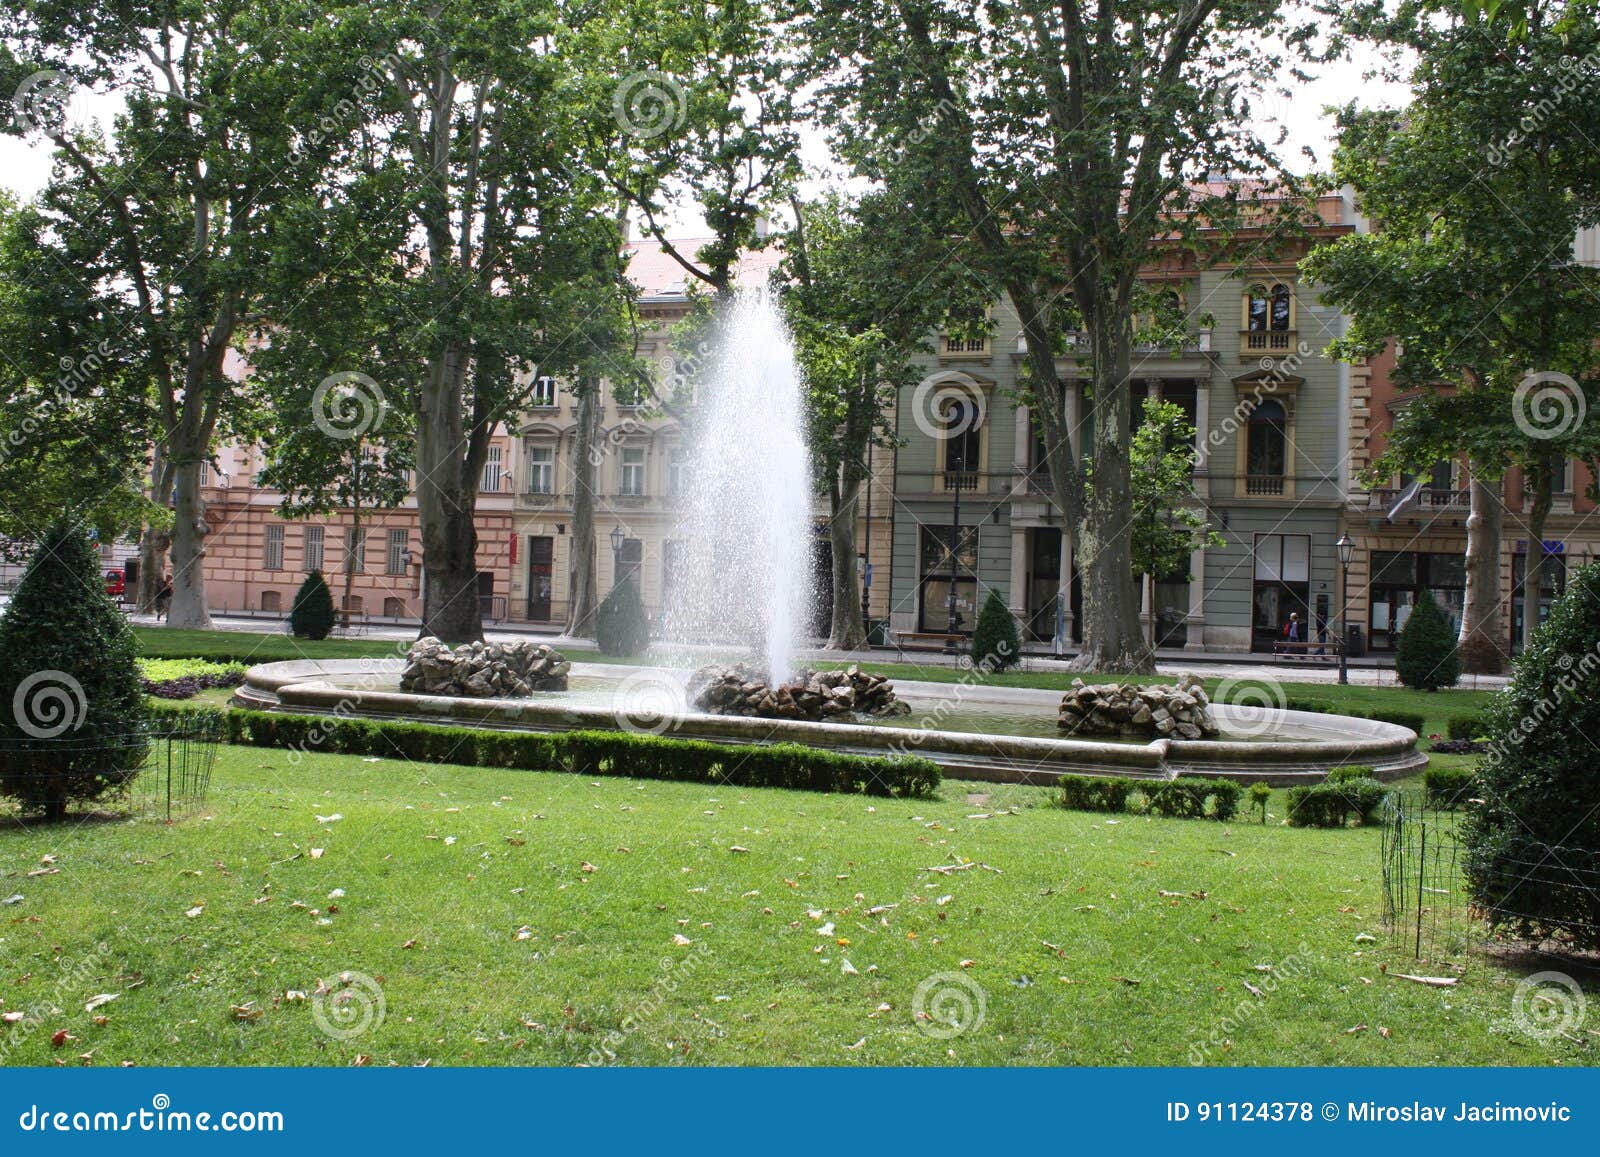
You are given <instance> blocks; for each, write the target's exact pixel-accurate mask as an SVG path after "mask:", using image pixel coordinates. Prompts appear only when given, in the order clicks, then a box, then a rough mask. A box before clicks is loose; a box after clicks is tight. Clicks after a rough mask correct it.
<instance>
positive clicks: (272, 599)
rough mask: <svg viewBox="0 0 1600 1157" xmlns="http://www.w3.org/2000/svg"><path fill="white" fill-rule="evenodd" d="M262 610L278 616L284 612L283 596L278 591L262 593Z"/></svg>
mask: <svg viewBox="0 0 1600 1157" xmlns="http://www.w3.org/2000/svg"><path fill="white" fill-rule="evenodd" d="M261 609H262V610H264V611H269V612H272V613H273V614H277V613H279V612H281V611H282V610H283V596H282V595H280V594H279V593H278V592H277V591H262V592H261Z"/></svg>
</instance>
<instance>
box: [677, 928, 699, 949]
mask: <svg viewBox="0 0 1600 1157" xmlns="http://www.w3.org/2000/svg"><path fill="white" fill-rule="evenodd" d="M672 942H673V943H674V944H676V945H677V946H678V947H679V948H687V947H688V946H689V945H691V944H693V943H694V941H693V940H690V939H689V938H688V937H687V936H685V935H684V934H683V933H682V932H674V933H673V934H672Z"/></svg>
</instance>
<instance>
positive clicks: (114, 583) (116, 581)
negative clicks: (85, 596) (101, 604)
mask: <svg viewBox="0 0 1600 1157" xmlns="http://www.w3.org/2000/svg"><path fill="white" fill-rule="evenodd" d="M127 589H128V584H127V581H126V580H125V579H124V578H123V575H122V572H121V571H120V570H108V571H106V594H108V595H110V596H111V597H112V598H114V599H118V598H121V597H122V593H123V592H124V591H125V590H127Z"/></svg>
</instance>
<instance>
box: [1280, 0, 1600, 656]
mask: <svg viewBox="0 0 1600 1157" xmlns="http://www.w3.org/2000/svg"><path fill="white" fill-rule="evenodd" d="M1458 7H1462V8H1465V9H1468V10H1469V11H1468V12H1467V15H1468V19H1466V20H1463V21H1454V20H1445V19H1443V17H1444V16H1445V15H1446V14H1447V13H1449V12H1450V11H1451V10H1452V9H1453V8H1458ZM1482 7H1484V6H1483V5H1472V4H1467V5H1451V4H1441V3H1408V4H1405V5H1402V6H1401V7H1400V9H1399V10H1398V11H1397V12H1396V13H1394V14H1393V15H1392V16H1391V15H1390V14H1387V13H1384V12H1381V11H1370V10H1364V11H1362V12H1360V13H1358V23H1361V24H1362V25H1363V26H1364V30H1365V31H1367V32H1368V33H1370V34H1372V35H1375V36H1377V37H1378V38H1379V39H1381V40H1382V41H1384V42H1386V43H1388V44H1390V45H1395V46H1402V47H1405V48H1407V49H1410V50H1412V51H1414V52H1416V53H1417V54H1418V64H1417V67H1416V70H1415V72H1414V74H1413V76H1412V90H1413V100H1412V103H1411V104H1410V105H1409V106H1408V107H1407V108H1406V109H1405V110H1404V111H1403V112H1399V111H1393V110H1381V109H1380V110H1366V111H1362V110H1358V109H1356V108H1355V107H1354V106H1351V107H1348V108H1346V109H1345V110H1344V111H1343V112H1342V113H1341V115H1340V140H1339V148H1338V151H1337V153H1336V155H1335V163H1334V172H1335V175H1336V176H1337V177H1338V178H1339V179H1340V180H1342V181H1347V182H1349V183H1350V184H1352V185H1354V186H1355V188H1356V191H1357V196H1358V199H1359V204H1360V207H1361V209H1362V211H1363V212H1364V213H1366V214H1367V215H1368V216H1370V217H1373V218H1374V219H1376V220H1377V222H1378V223H1379V225H1380V228H1379V230H1378V231H1377V232H1373V233H1362V234H1355V235H1351V236H1347V237H1344V238H1341V239H1339V240H1338V241H1335V242H1333V243H1331V244H1328V245H1325V246H1321V247H1319V248H1318V249H1317V250H1315V251H1314V252H1313V253H1312V254H1311V255H1310V256H1309V257H1308V258H1307V259H1306V260H1305V261H1304V262H1303V263H1302V266H1301V268H1302V271H1303V272H1304V273H1305V274H1306V275H1307V276H1308V277H1311V278H1313V279H1314V280H1316V281H1318V282H1320V283H1321V284H1322V285H1323V286H1324V298H1325V300H1327V301H1328V302H1330V303H1331V304H1333V305H1336V306H1338V307H1339V308H1340V309H1342V310H1344V311H1345V312H1347V313H1349V314H1351V315H1352V318H1353V320H1352V323H1351V326H1350V328H1349V330H1348V332H1347V333H1346V334H1345V335H1344V336H1343V337H1342V338H1341V339H1339V340H1338V341H1336V342H1334V343H1333V344H1332V346H1331V347H1330V350H1331V352H1332V353H1334V354H1335V355H1336V356H1339V357H1343V358H1346V359H1349V360H1357V359H1361V358H1367V357H1372V356H1374V355H1376V354H1378V353H1379V352H1381V351H1382V350H1384V349H1385V348H1386V347H1387V346H1389V345H1390V343H1391V342H1392V343H1393V344H1394V348H1395V350H1396V362H1395V380H1396V381H1397V382H1398V383H1399V384H1400V385H1402V386H1405V387H1408V388H1410V389H1413V390H1416V391H1418V396H1417V398H1416V399H1415V400H1414V401H1412V402H1411V403H1410V405H1409V406H1408V407H1407V409H1406V410H1405V412H1404V413H1403V414H1401V415H1400V417H1399V418H1398V419H1397V421H1396V424H1395V429H1394V432H1393V434H1392V435H1391V438H1390V443H1389V446H1388V448H1387V450H1386V451H1385V453H1384V454H1382V455H1380V456H1379V457H1378V458H1377V459H1375V461H1374V463H1373V466H1372V468H1371V470H1370V471H1369V472H1368V481H1369V483H1381V481H1382V480H1384V479H1386V478H1387V477H1388V476H1390V475H1392V474H1393V473H1395V472H1396V471H1404V472H1418V473H1420V472H1422V471H1425V470H1429V469H1431V468H1432V467H1433V465H1434V464H1435V463H1437V462H1440V461H1450V460H1453V459H1455V458H1457V457H1461V456H1464V457H1465V458H1466V460H1467V467H1468V471H1469V474H1470V477H1471V489H1470V493H1469V499H1468V501H1469V504H1470V510H1469V515H1468V519H1467V592H1466V605H1465V608H1464V612H1463V615H1462V622H1461V629H1460V635H1459V640H1460V649H1461V653H1462V656H1463V658H1464V660H1465V665H1466V667H1467V669H1468V670H1470V671H1496V670H1499V669H1500V667H1501V666H1502V664H1503V660H1504V638H1505V633H1506V632H1505V631H1504V629H1503V627H1502V625H1501V620H1500V590H1499V583H1500V529H1501V523H1502V520H1503V517H1504V512H1503V510H1502V498H1501V493H1500V492H1501V490H1502V488H1503V484H1504V480H1505V477H1506V474H1507V472H1508V471H1509V470H1511V469H1512V468H1513V467H1520V468H1521V470H1522V473H1523V476H1524V481H1525V487H1526V490H1527V492H1528V501H1527V503H1526V506H1525V509H1524V511H1523V512H1522V513H1521V514H1512V515H1511V516H1512V517H1513V518H1515V519H1516V520H1517V521H1518V522H1520V523H1521V525H1522V530H1523V533H1524V534H1525V535H1526V537H1527V539H1528V541H1529V542H1530V543H1541V542H1543V540H1544V521H1545V517H1546V515H1547V514H1548V513H1549V510H1550V506H1551V497H1552V489H1551V478H1552V474H1553V473H1554V468H1555V467H1557V466H1558V465H1559V464H1560V463H1561V462H1563V461H1565V460H1567V459H1573V458H1576V459H1582V460H1590V461H1593V460H1594V459H1595V456H1596V454H1597V452H1600V430H1597V429H1596V428H1595V426H1594V424H1593V423H1592V422H1591V423H1584V422H1583V421H1582V420H1581V414H1582V411H1583V410H1584V409H1585V408H1587V406H1588V405H1589V404H1590V403H1591V402H1593V401H1595V400H1596V395H1595V392H1594V390H1595V387H1594V380H1595V378H1596V376H1597V370H1600V360H1597V353H1596V348H1595V346H1594V342H1593V334H1594V333H1595V331H1596V329H1597V328H1600V272H1597V271H1596V270H1593V269H1590V268H1586V267H1583V266H1579V265H1577V264H1575V263H1573V262H1571V261H1569V260H1567V259H1566V258H1567V255H1568V254H1569V253H1570V252H1571V248H1572V243H1573V239H1574V238H1575V237H1576V236H1577V234H1578V233H1579V232H1580V231H1581V230H1582V229H1584V228H1587V227H1589V226H1592V225H1594V224H1596V223H1597V222H1600V157H1596V156H1595V155H1594V151H1593V150H1592V149H1589V148H1587V147H1586V146H1582V145H1581V144H1580V142H1581V141H1582V139H1583V136H1584V135H1585V134H1587V133H1588V132H1589V131H1591V128H1592V126H1593V125H1594V124H1595V123H1596V119H1597V118H1600V86H1596V85H1594V84H1592V83H1588V82H1586V81H1582V82H1579V81H1575V79H1574V78H1576V77H1579V76H1580V74H1581V69H1582V67H1583V63H1582V62H1583V61H1585V60H1587V59H1589V58H1590V56H1591V55H1592V54H1593V52H1595V51H1596V50H1597V49H1600V28H1597V27H1596V26H1595V24H1594V22H1593V20H1592V19H1579V20H1573V19H1571V17H1572V15H1573V14H1574V13H1576V12H1577V11H1578V10H1579V8H1580V7H1582V6H1581V5H1578V4H1566V3H1533V4H1527V5H1521V6H1518V7H1519V8H1520V10H1521V13H1520V15H1516V16H1510V15H1509V14H1501V15H1500V17H1499V18H1496V17H1495V16H1494V15H1490V16H1489V17H1488V18H1487V19H1482V20H1480V19H1478V12H1477V10H1478V9H1480V8H1482ZM1491 7H1496V8H1498V6H1491ZM1511 7H1512V6H1510V5H1507V6H1506V8H1507V9H1509V8H1511ZM1575 415H1576V416H1577V417H1578V420H1576V421H1574V420H1573V419H1574V416H1575ZM1527 564H1528V565H1527V574H1526V576H1525V580H1524V589H1525V590H1529V591H1535V592H1536V591H1537V590H1538V589H1539V583H1540V579H1541V570H1542V552H1541V551H1540V550H1538V549H1530V551H1529V552H1528V556H1527ZM1526 605H1527V607H1528V613H1527V615H1526V616H1525V622H1524V632H1525V633H1524V639H1525V640H1527V639H1531V635H1532V632H1533V630H1534V629H1535V628H1536V627H1537V625H1538V623H1537V620H1538V614H1537V610H1536V606H1537V596H1536V595H1530V596H1529V597H1528V599H1527V601H1526Z"/></svg>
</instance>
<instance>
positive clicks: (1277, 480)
mask: <svg viewBox="0 0 1600 1157" xmlns="http://www.w3.org/2000/svg"><path fill="white" fill-rule="evenodd" d="M1284 482H1285V479H1284V477H1283V475H1281V474H1249V475H1246V476H1245V480H1244V492H1245V493H1246V494H1248V495H1252V496H1254V497H1257V498H1276V497H1279V496H1281V495H1282V494H1283V490H1284Z"/></svg>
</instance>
